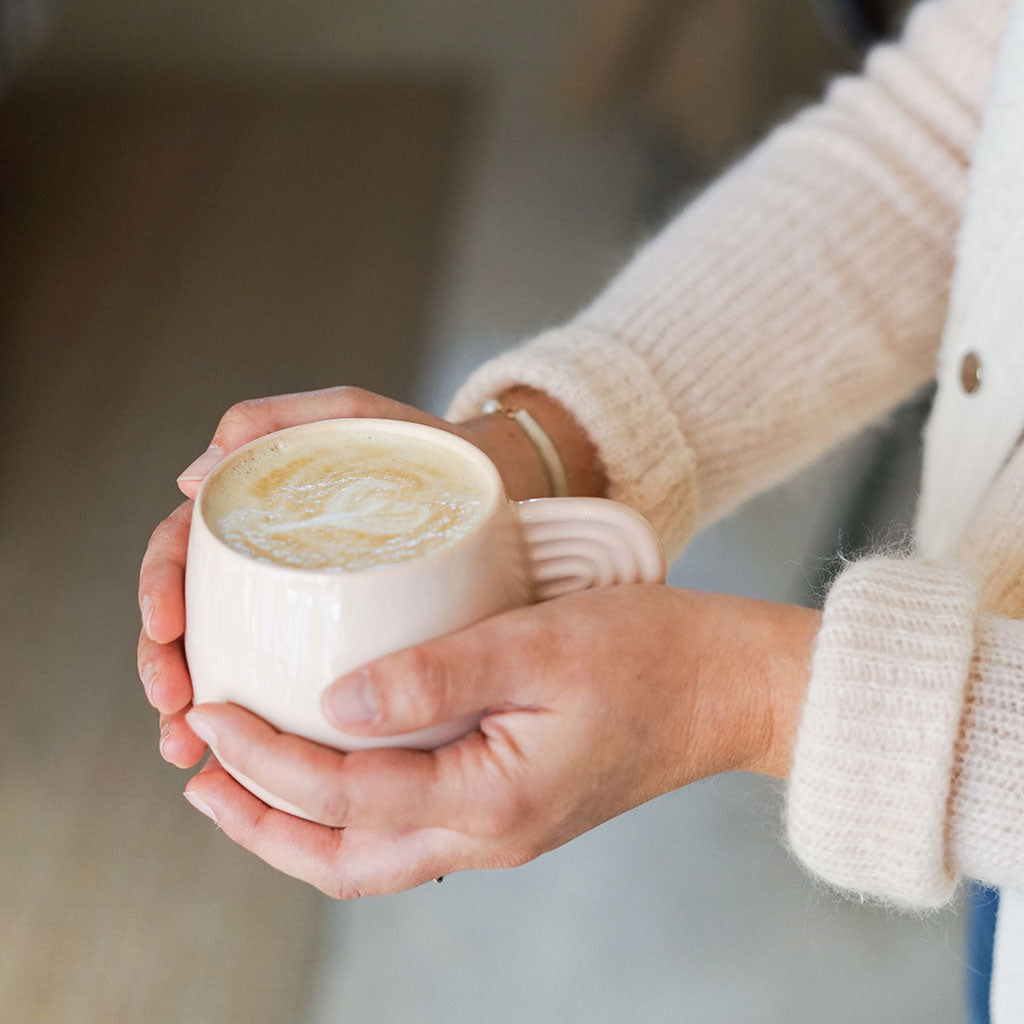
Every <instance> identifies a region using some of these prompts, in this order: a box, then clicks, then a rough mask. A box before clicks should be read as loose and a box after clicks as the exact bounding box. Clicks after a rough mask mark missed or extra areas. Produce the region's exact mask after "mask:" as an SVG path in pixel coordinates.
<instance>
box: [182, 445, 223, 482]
mask: <svg viewBox="0 0 1024 1024" xmlns="http://www.w3.org/2000/svg"><path fill="white" fill-rule="evenodd" d="M222 458H224V452H223V451H222V450H221V449H220V448H219V447H218V446H217V445H215V444H211V445H210V447H209V448H207V449H206V451H205V452H203V454H202V455H200V456H199V458H198V459H196V461H195V462H193V463H192V465H191V466H189V467H188V469H186V470H185V471H184V472H182V473H180V474H179V476H178V480H179V481H181V480H202V479H203V477H204V476H206V474H207V473H209V472H210V470H211V469H213V467H214V466H216V465H217V463H218V462H220V460H221V459H222Z"/></svg>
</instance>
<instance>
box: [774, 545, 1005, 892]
mask: <svg viewBox="0 0 1024 1024" xmlns="http://www.w3.org/2000/svg"><path fill="white" fill-rule="evenodd" d="M975 580H976V576H975V575H974V574H973V573H970V572H968V571H966V570H965V569H963V568H961V567H958V566H952V565H936V564H930V563H927V562H923V561H916V560H899V559H886V558H872V559H865V560H864V561H861V562H858V563H856V564H854V565H853V566H851V567H849V568H848V569H847V570H846V571H845V572H844V573H843V574H842V575H841V576H840V577H839V579H838V580H837V581H836V583H835V585H834V586H833V588H832V591H831V593H830V594H829V598H828V601H827V602H826V604H825V611H824V616H823V620H822V627H821V630H820V632H819V635H818V638H817V642H816V647H815V653H814V658H813V665H812V672H811V682H810V686H809V689H808V694H807V699H806V701H805V704H804V708H803V717H802V720H801V724H800V729H799V732H798V736H797V741H796V745H795V749H794V756H793V764H792V769H791V772H790V782H789V792H788V798H787V819H788V821H787V825H788V834H789V842H790V844H791V846H792V848H793V850H794V852H795V853H796V855H797V856H798V857H799V858H800V859H801V860H802V861H803V863H804V864H805V866H807V867H808V868H809V869H810V870H811V871H812V872H814V873H815V874H817V875H818V876H820V877H821V878H823V879H824V880H825V881H827V882H828V883H830V884H832V885H834V886H836V887H838V888H841V889H846V890H850V891H854V892H856V893H857V894H859V895H868V896H873V897H876V898H878V899H882V900H886V901H889V902H892V903H895V904H897V905H901V906H908V907H935V906H940V905H941V904H943V903H945V902H946V901H947V900H948V899H949V898H950V896H951V895H952V893H953V890H954V888H955V885H956V882H957V880H958V878H959V877H961V876H969V877H972V878H977V879H980V880H982V881H984V882H987V883H989V884H992V885H1000V886H1003V885H1009V886H1017V887H1019V886H1021V885H1024V699H1022V682H1024V621H1021V620H1020V619H1015V618H1008V617H1005V616H1000V615H996V614H993V613H990V612H987V611H984V610H983V609H984V607H985V602H984V600H983V593H982V592H981V591H980V590H979V587H978V586H977V585H976V583H975Z"/></svg>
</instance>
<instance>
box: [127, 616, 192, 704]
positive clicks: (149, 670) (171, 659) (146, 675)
mask: <svg viewBox="0 0 1024 1024" xmlns="http://www.w3.org/2000/svg"><path fill="white" fill-rule="evenodd" d="M138 663H139V678H140V679H141V680H142V686H143V689H144V690H145V691H146V699H147V700H148V701H149V703H150V704H152V705H153V707H155V708H156V709H157V711H163V712H164V713H165V714H172V713H173V712H175V711H180V710H181V709H182V708H184V707H186V706H187V705H188V703H189V702H190V701H191V700H192V680H191V678H190V677H189V674H188V665H187V664H186V662H185V645H184V643H183V642H182V639H181V637H178V639H177V640H172V641H171V642H170V643H169V644H158V643H156V642H155V641H153V640H151V639H150V638H149V636H148V635H147V634H146V631H145V630H142V631H141V632H140V633H139V647H138Z"/></svg>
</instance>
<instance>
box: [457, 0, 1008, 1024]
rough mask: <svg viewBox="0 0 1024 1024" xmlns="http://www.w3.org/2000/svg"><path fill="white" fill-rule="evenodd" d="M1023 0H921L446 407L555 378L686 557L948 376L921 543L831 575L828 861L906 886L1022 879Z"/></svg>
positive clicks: (795, 799) (815, 830)
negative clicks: (975, 360)
mask: <svg viewBox="0 0 1024 1024" xmlns="http://www.w3.org/2000/svg"><path fill="white" fill-rule="evenodd" d="M1020 3H1021V4H1024V0H1020ZM1011 6H1012V2H1011V0H928V2H925V3H921V4H919V6H918V7H917V8H916V9H915V10H914V12H913V14H912V16H911V18H910V20H909V22H908V24H907V28H906V31H905V33H904V36H903V39H902V40H901V42H900V43H899V44H896V45H884V46H880V47H878V48H876V49H875V50H874V51H873V52H872V53H871V55H870V56H869V58H868V60H867V63H866V66H865V69H864V71H863V73H862V74H861V75H860V76H858V77H849V78H843V79H840V80H838V81H836V82H835V83H834V84H833V85H832V86H831V87H830V89H829V90H828V93H827V95H826V97H825V99H824V101H823V102H822V103H821V104H820V105H819V106H817V107H814V108H812V109H809V110H807V111H805V112H804V113H802V114H800V115H799V116H798V117H796V118H795V119H793V120H792V121H791V122H789V123H788V124H786V125H784V126H783V127H781V128H779V129H777V130H776V131H775V132H773V133H772V134H771V135H770V136H769V137H768V138H767V139H766V140H765V142H763V143H762V144H761V145H760V146H759V147H758V148H757V149H755V150H754V151H753V152H752V153H751V154H750V155H749V156H747V157H746V158H745V159H744V160H743V161H741V162H740V163H739V164H737V165H736V166H735V167H734V168H732V169H731V170H730V171H729V172H728V173H726V174H725V175H723V176H722V177H721V178H720V179H719V180H718V181H717V182H716V183H715V184H714V185H712V186H711V187H710V188H709V189H708V190H707V191H705V192H704V193H703V195H701V196H700V197H699V198H698V199H697V200H696V201H695V202H694V203H692V204H691V205H690V206H689V207H688V208H687V209H685V210H684V211H683V212H682V213H681V214H680V215H679V216H678V217H677V218H676V219H675V220H673V221H672V222H671V223H669V225H668V226H667V227H666V228H665V229H664V230H663V231H662V232H661V233H660V234H659V235H658V236H657V237H656V238H655V239H654V240H653V241H651V242H650V243H649V244H647V245H646V246H645V247H644V248H643V249H642V250H641V251H640V252H639V253H638V255H637V256H636V257H635V258H634V259H633V261H632V262H631V263H630V264H629V265H628V266H627V267H626V268H625V270H624V271H623V272H622V273H621V274H620V275H619V276H618V277H617V278H616V279H615V280H614V281H613V282H612V283H611V285H610V286H609V287H608V288H607V290H606V291H605V292H604V293H603V294H601V295H600V296H599V297H598V298H597V299H596V300H595V301H594V302H593V303H592V304H591V305H590V306H589V307H588V308H586V309H585V310H584V311H583V312H582V313H581V314H579V316H577V317H576V319H574V320H573V321H572V322H570V323H569V324H568V325H566V326H564V327H561V328H558V329H555V330H552V331H550V332H548V333H546V334H544V335H542V336H540V337H538V338H535V339H533V340H532V341H530V342H528V343H527V344H525V345H524V346H522V347H520V348H518V349H515V350H512V351H510V352H508V353H506V354H504V355H502V356H500V357H498V358H497V359H495V360H493V361H492V362H490V363H488V364H486V365H484V366H483V367H481V368H480V369H479V370H478V371H477V372H476V373H475V374H473V376H472V377H471V378H470V379H469V380H468V381H467V382H466V384H465V385H464V386H463V387H462V388H461V390H460V392H459V393H458V395H457V396H456V398H455V401H454V403H453V405H452V407H451V409H450V411H449V412H450V415H452V416H453V417H455V418H464V417H466V416H469V415H472V414H473V413H475V412H476V411H477V410H478V408H479V406H480V404H481V402H482V401H483V400H484V399H485V398H487V397H490V396H492V395H495V394H497V393H499V392H501V391H502V390H503V389H505V388H507V387H509V386H511V385H514V384H518V383H522V384H527V385H532V386H534V387H537V388H541V389H543V390H545V391H547V392H548V393H550V394H551V395H553V396H554V397H556V398H557V399H559V400H560V401H561V402H562V403H563V404H564V405H566V406H567V407H568V408H569V409H571V410H572V411H573V413H574V414H575V415H576V417H577V419H578V420H579V422H580V423H581V424H582V425H583V427H584V428H586V430H587V431H588V432H589V434H590V436H591V437H592V439H593V440H594V442H595V443H596V445H597V447H598V450H599V452H600V455H601V458H602V459H603V461H604V465H605V467H606V470H607V473H608V477H609V480H610V494H611V496H612V497H614V498H617V499H619V500H620V501H624V502H626V503H627V504H630V505H632V506H633V507H635V508H637V509H639V510H640V511H642V512H643V513H644V514H645V515H646V516H647V517H648V518H649V519H650V520H651V521H652V522H653V523H654V524H655V526H656V527H657V529H658V530H659V532H660V533H661V535H662V537H663V539H664V541H665V544H666V547H667V548H668V550H669V552H670V554H674V553H677V552H678V551H680V550H681V549H682V547H683V546H684V545H685V544H686V542H687V541H688V539H689V538H690V536H691V535H692V533H693V532H694V530H696V529H698V528H700V527H701V526H702V525H704V524H706V523H708V522H711V521H712V520H714V519H716V518H717V517H719V516H721V515H723V514H724V513H726V512H728V511H730V510H731V509H733V508H734V507H735V506H736V505H738V504H739V503H740V502H742V501H743V500H744V499H746V498H747V497H749V496H750V495H751V494H753V493H755V492H756V491H759V490H762V489H764V488H766V487H768V486H770V485H772V484H773V483H775V482H777V481H779V480H781V479H782V478H783V477H785V476H787V475H788V474H790V473H792V472H793V471H795V470H796V469H797V468H799V467H801V466H803V465H805V464H806V463H808V462H809V461H810V460H812V459H814V458H815V457H817V456H819V455H820V454H821V453H822V452H824V451H825V450H826V449H827V448H828V447H829V446H831V445H833V444H835V443H836V442H838V441H839V440H841V439H842V438H844V437H847V436H848V435H850V434H851V433H853V432H854V431H856V430H858V429H860V428H861V427H863V426H864V425H866V424H868V423H870V422H872V421H873V420H876V419H878V418H879V417H880V416H881V415H882V414H883V413H885V412H886V411H887V410H889V409H891V408H892V407H893V406H894V405H895V404H897V403H898V402H900V401H901V400H903V399H905V398H907V397H908V396H909V395H910V394H912V393H913V392H914V391H915V390H916V389H918V388H919V387H920V386H921V385H923V384H924V383H925V382H927V381H928V380H930V379H933V378H935V377H936V376H938V379H939V397H938V399H937V403H936V412H935V414H934V415H933V418H932V422H931V423H930V426H929V430H928V436H927V446H926V473H925V482H924V494H923V500H922V507H921V509H920V511H919V531H918V536H919V547H918V550H919V551H920V552H921V553H922V554H921V555H920V556H917V557H912V558H893V557H873V558H870V559H866V560H863V561H860V562H858V563H856V564H854V565H852V566H850V567H849V568H847V569H846V571H844V572H843V573H842V574H841V575H840V577H839V578H838V579H837V581H836V582H835V584H834V585H833V587H832V589H831V592H830V594H829V597H828V600H827V602H826V604H825V609H824V616H823V624H822V628H821V632H820V634H819V637H818V640H817V644H816V649H815V654H814V658H813V666H812V673H811V682H810V686H809V691H808V696H807V699H806V702H805V708H804V713H803V719H802V723H801V726H800V731H799V735H798V738H797V742H796V746H795V751H794V757H793V765H792V772H791V778H790V784H789V796H788V810H787V823H788V832H789V839H790V843H791V846H792V848H793V850H794V851H795V852H796V854H797V855H798V856H799V857H800V858H801V859H802V861H803V862H804V863H805V864H806V865H807V867H808V868H810V870H811V871H813V872H814V873H815V874H817V875H818V876H820V877H821V878H823V879H825V880H826V881H828V882H830V883H832V884H833V885H835V886H838V887H840V888H843V889H847V890H851V891H853V892H855V893H858V894H866V895H869V896H872V897H875V898H880V899H883V900H886V901H889V902H893V903H896V904H900V905H905V906H914V907H932V906H937V905H940V904H942V903H944V902H945V901H947V900H948V899H949V898H950V897H951V896H952V894H953V892H954V888H955V886H956V883H957V880H958V879H959V878H960V877H962V876H970V877H973V878H977V879H981V880H983V881H985V882H988V883H992V884H996V885H1000V886H1004V887H1009V888H1015V887H1016V888H1021V889H1024V449H1021V448H1019V447H1018V449H1017V451H1016V453H1015V454H1012V452H1013V447H1014V441H1015V440H1016V438H1017V437H1019V435H1020V432H1021V430H1022V428H1024V369H1022V367H1024V303H1018V306H1020V308H1019V309H1018V310H1017V312H1016V313H1015V312H1014V309H1013V299H1012V296H1014V295H1016V294H1024V229H1022V230H1021V231H1020V232H1018V234H1019V236H1020V237H1018V238H1017V243H1016V244H1017V247H1018V249H1019V250H1020V251H1019V252H1017V254H1016V257H1015V258H1014V259H1011V260H1010V261H1009V264H1008V263H1007V260H1006V259H1005V252H1006V249H1007V245H1008V244H1010V243H1011V242H1012V240H1013V239H1012V237H1011V236H1012V235H1013V230H1014V229H1015V227H1016V226H1017V224H1019V223H1021V222H1022V221H1024V180H1018V179H1020V178H1021V177H1022V176H1024V100H1022V99H1021V98H1020V97H1021V96H1022V95H1024V9H1020V8H1018V9H1017V10H1016V13H1015V15H1014V19H1015V21H1016V23H1017V31H1016V33H1015V36H1016V40H1017V42H1016V44H1015V45H1016V51H1015V53H1014V54H1012V55H1009V56H1004V57H1003V58H1002V60H1001V62H1000V71H999V73H998V74H996V76H995V83H996V88H995V91H994V93H993V94H992V96H993V100H992V102H991V103H990V102H989V96H990V85H991V84H992V82H993V68H994V66H995V64H996V57H997V53H998V52H999V50H1000V45H1001V42H1002V40H1003V37H1004V35H1005V36H1006V38H1007V48H1008V49H1009V48H1010V46H1009V39H1010V36H1011V35H1014V33H1012V32H1008V31H1007V16H1008V12H1009V11H1010V8H1011ZM1011 58H1012V59H1011ZM999 96H1002V100H1001V101H1000V102H999V103H997V102H996V100H997V99H998V97H999ZM995 107H999V108H1000V110H996V109H987V108H995ZM1000 111H1001V112H1000ZM983 115H984V121H985V124H986V129H985V132H984V133H982V132H981V126H982V123H983ZM997 115H998V116H997ZM990 120H994V121H996V122H998V123H996V124H993V125H989V123H988V122H989V121H990ZM979 135H981V141H980V142H979ZM972 164H974V165H975V166H974V167H972ZM969 170H970V180H971V189H970V191H971V198H970V201H969V202H968V191H969V190H968V181H969ZM965 211H966V213H965ZM962 222H963V224H962ZM961 226H962V232H961V239H960V244H959V249H957V235H958V231H960V229H961ZM955 252H956V256H957V274H956V279H955V281H954V285H953V288H952V292H951V295H950V290H949V289H950V280H951V276H952V274H953V269H954V254H955ZM1000 261H1002V268H1003V269H1002V271H1001V275H1002V279H1003V283H1002V285H1001V286H1000V285H999V284H998V281H997V283H996V284H995V285H994V284H993V283H992V280H991V279H992V277H993V271H994V269H998V265H999V264H1000ZM1008 265H1009V267H1010V269H1011V270H1012V269H1013V268H1014V267H1019V268H1020V269H1019V272H1018V273H1016V274H1015V275H1014V274H1013V273H1007V270H1006V267H1007V266H1008ZM999 276H1000V275H999V274H995V277H996V278H998V277H999ZM999 294H1001V295H1002V299H1000V298H999ZM948 296H950V301H949V303H948V304H947V297H948ZM979 296H980V300H979ZM976 300H979V301H976ZM1008 303H1009V304H1008ZM979 309H980V310H981V313H980V314H979V312H978V311H979ZM992 309H997V310H1002V314H1001V315H1002V326H1000V324H999V323H995V324H994V325H993V324H992V323H987V322H986V320H985V317H986V315H987V314H986V312H985V311H986V310H989V311H991V310H992ZM947 312H948V325H947V326H946V330H945V337H943V327H944V323H946V320H947ZM1014 315H1017V316H1019V320H1018V321H1017V323H1016V324H1013V323H1012V317H1013V316H1014ZM979 317H980V319H979ZM1008 318H1010V319H1008ZM988 319H989V320H991V319H992V316H991V315H989V316H988ZM997 319H998V317H997ZM1007 327H1010V328H1013V327H1016V335H1015V336H1014V334H1013V331H1012V330H1010V331H1008V330H1007V329H1006V328H1007ZM986 332H987V333H986ZM983 336H984V337H983ZM993 338H994V339H996V340H995V341H992V339H993ZM986 339H988V340H986ZM1000 339H1002V340H1000ZM940 341H941V352H942V356H941V358H940ZM979 345H981V346H982V347H983V348H984V351H982V352H981V354H982V363H983V372H984V377H983V381H982V385H981V388H980V390H979V391H978V392H977V394H976V395H964V394H963V392H962V390H961V388H960V383H959V376H960V374H959V359H960V356H961V355H962V353H963V352H964V351H966V350H968V349H970V348H972V347H978V346H979ZM993 346H995V350H993ZM1000 346H1001V347H1000ZM1000 469H1001V472H1000ZM923 555H928V556H929V558H928V559H927V560H926V559H925V558H924V557H923ZM1022 905H1024V904H1022ZM1000 927H1002V924H1001V925H1000ZM1022 936H1024V931H1022ZM1021 953H1022V955H1024V949H1022V950H1021ZM1014 1019H1019V1020H1022V1021H1024V1011H1022V1013H1021V1016H1020V1017H1019V1018H1014Z"/></svg>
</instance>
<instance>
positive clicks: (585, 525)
mask: <svg viewBox="0 0 1024 1024" xmlns="http://www.w3.org/2000/svg"><path fill="white" fill-rule="evenodd" d="M514 508H515V512H516V515H517V516H518V518H519V522H520V523H521V524H522V529H523V536H524V539H525V542H526V553H527V559H528V561H529V566H530V573H531V577H532V580H533V593H534V597H535V598H536V599H537V600H538V601H547V600H549V599H551V598H553V597H561V596H562V595H563V594H571V593H573V592H574V591H577V590H586V589H587V588H588V587H603V586H609V585H611V584H616V583H664V582H665V551H664V549H663V548H662V546H661V541H660V540H659V538H658V535H657V534H656V533H655V532H654V528H653V527H652V526H651V524H650V523H648V522H647V520H646V519H644V517H643V516H642V515H640V513H639V512H636V511H635V510H633V509H631V508H629V507H628V506H627V505H623V504H621V503H620V502H617V501H609V500H608V499H607V498H534V499H533V500H531V501H517V502H515V503H514Z"/></svg>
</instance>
